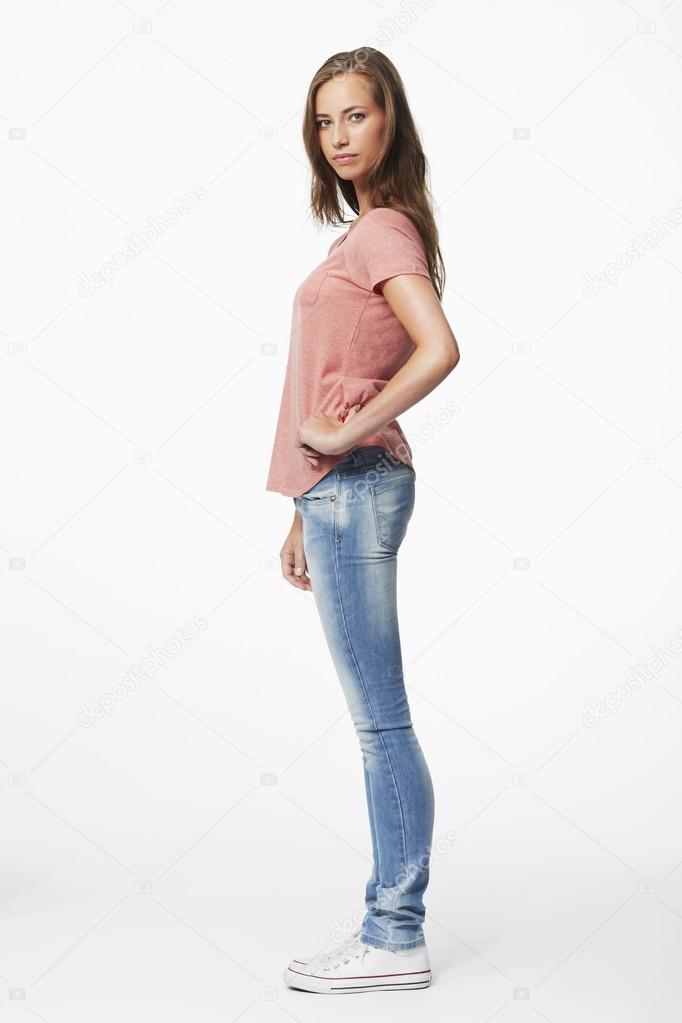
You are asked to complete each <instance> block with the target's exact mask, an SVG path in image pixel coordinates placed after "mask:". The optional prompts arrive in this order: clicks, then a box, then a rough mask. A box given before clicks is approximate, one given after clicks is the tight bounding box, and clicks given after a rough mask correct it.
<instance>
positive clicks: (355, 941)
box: [313, 931, 370, 970]
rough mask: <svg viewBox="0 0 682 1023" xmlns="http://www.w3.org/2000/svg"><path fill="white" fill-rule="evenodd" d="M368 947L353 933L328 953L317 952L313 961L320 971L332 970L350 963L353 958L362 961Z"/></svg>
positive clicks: (323, 951)
mask: <svg viewBox="0 0 682 1023" xmlns="http://www.w3.org/2000/svg"><path fill="white" fill-rule="evenodd" d="M369 947H370V946H369V945H367V944H366V943H365V942H364V941H361V940H360V932H359V931H355V932H354V933H353V934H351V935H350V936H349V937H348V938H346V939H345V940H344V941H342V942H340V944H338V945H336V946H335V947H334V948H332V949H330V950H329V951H327V950H324V949H323V950H322V951H321V952H318V954H317V955H316V956H314V957H313V961H314V963H315V965H316V966H317V967H319V968H320V969H323V970H329V969H334V968H335V967H337V966H341V964H342V963H348V962H350V960H351V959H353V958H356V959H360V960H361V961H362V959H364V957H365V954H366V952H367V950H368V948H369Z"/></svg>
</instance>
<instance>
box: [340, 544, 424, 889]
mask: <svg viewBox="0 0 682 1023" xmlns="http://www.w3.org/2000/svg"><path fill="white" fill-rule="evenodd" d="M338 557H339V550H338V544H334V579H335V582H336V592H337V595H338V600H339V608H340V610H341V621H342V622H343V632H344V635H345V637H346V642H347V643H348V649H349V650H350V654H351V657H352V658H353V664H354V665H355V670H356V672H357V676H358V678H359V679H360V684H361V686H362V689H363V692H364V694H365V699H366V700H367V706H368V707H369V710H370V714H371V715H372V720H373V722H374V724H375V725H376V726H377V732H378V733H379V736H380V738H381V745H382V746H383V748H384V753H385V755H386V761H387V763H388V767H389V770H390V772H391V780H392V782H393V790H394V792H395V794H396V798H397V800H398V807H399V809H400V830H401V832H402V843H403V869H404V870H407V836H406V833H405V814H404V811H403V803H402V800H401V798H400V790H399V788H398V784H397V782H396V777H395V771H394V770H393V764H392V763H391V757H390V754H389V752H388V747H387V746H386V742H385V740H384V736H383V731H382V729H381V728H379V726H378V724H377V720H376V717H375V716H374V708H373V707H372V703H371V701H370V699H369V694H368V693H367V686H366V685H365V680H364V678H363V677H362V672H361V671H360V666H359V665H358V662H357V659H356V657H355V651H354V650H353V644H352V643H351V639H350V635H349V633H348V625H347V623H346V612H345V608H344V606H343V597H342V595H341V585H340V582H339V563H338Z"/></svg>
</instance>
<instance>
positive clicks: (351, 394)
mask: <svg viewBox="0 0 682 1023" xmlns="http://www.w3.org/2000/svg"><path fill="white" fill-rule="evenodd" d="M303 134H304V140H305V145H306V150H307V153H308V156H309V158H310V161H311V164H312V169H313V183H312V204H311V207H312V210H313V213H314V215H315V217H316V219H317V220H318V221H321V222H326V223H331V224H338V223H346V221H344V219H343V212H342V207H343V200H345V201H346V203H347V204H348V205H349V206H350V207H351V209H352V210H353V211H354V212H355V213H356V214H357V216H356V217H355V219H354V220H353V222H352V224H351V226H350V227H349V229H348V230H347V231H346V233H345V234H344V235H342V236H341V237H340V238H337V239H336V241H335V242H334V243H333V244H332V245H331V247H330V249H329V252H328V255H327V258H326V259H325V260H324V261H323V262H322V263H321V264H320V266H319V267H317V269H315V270H314V271H313V272H312V273H311V274H310V276H309V277H307V278H306V280H305V281H303V283H302V284H301V286H300V288H299V289H298V291H297V292H296V296H295V300H294V314H293V325H292V334H291V344H290V348H289V357H288V364H287V374H286V378H285V383H284V390H283V394H282V401H281V406H280V411H279V418H278V422H277V429H276V434H275V442H274V446H273V451H272V459H271V464H270V470H269V475H268V480H267V483H266V489H267V490H275V491H277V492H279V493H282V494H285V495H286V496H289V497H293V500H294V505H295V513H294V521H293V524H292V527H291V530H290V532H289V535H288V536H287V538H286V540H285V542H284V545H283V547H282V550H281V553H280V556H281V562H282V572H283V574H284V578H285V579H286V580H287V581H288V582H290V583H291V584H292V586H295V587H297V588H298V589H301V590H311V591H312V592H313V594H314V598H315V603H316V606H317V608H318V612H319V615H320V618H321V622H322V627H323V630H324V634H325V637H326V640H327V643H328V646H329V650H330V653H331V656H332V659H333V662H334V666H335V668H336V671H337V674H338V676H339V679H340V682H341V685H342V687H343V692H344V695H345V698H346V702H347V705H348V708H349V711H350V714H351V717H352V720H353V724H354V726H355V729H356V732H357V735H358V739H359V744H360V748H361V752H362V759H363V764H364V778H365V796H366V799H367V806H368V812H369V823H370V831H371V838H372V850H373V867H372V873H371V876H370V878H369V880H368V882H367V886H366V890H365V906H366V913H365V916H364V919H363V921H362V925H361V926H360V927H359V928H358V929H357V930H356V931H355V932H353V934H351V935H350V937H349V938H347V939H346V940H345V941H343V942H341V943H340V944H339V945H336V946H334V947H332V948H331V949H329V948H325V949H323V950H321V951H320V952H318V953H317V954H316V955H315V956H313V957H312V958H310V959H292V960H291V962H290V963H289V967H288V968H287V970H286V971H285V973H284V979H285V981H286V983H287V984H288V985H289V986H291V987H296V988H301V989H303V990H308V991H317V992H323V993H329V994H336V993H343V992H348V991H358V990H362V991H368V990H383V991H385V990H407V989H414V988H418V987H427V986H428V985H429V983H430V981H431V969H430V964H429V958H428V952H427V950H426V942H425V938H424V932H423V928H422V924H423V921H424V916H425V910H424V903H423V895H424V891H425V889H426V885H427V883H428V878H429V854H430V849H431V841H432V835H433V815H434V797H433V786H432V781H431V776H430V774H429V769H428V767H427V764H426V761H425V759H424V755H423V752H422V750H421V747H420V745H419V743H418V741H417V737H416V735H415V732H414V729H413V726H412V721H411V718H410V709H409V705H408V701H407V695H406V692H405V683H404V679H403V668H402V657H401V647H400V635H399V629H398V618H397V610H396V580H397V575H396V571H397V554H398V549H399V547H400V544H401V543H402V540H403V539H404V536H405V532H406V529H407V524H408V522H409V519H410V516H411V515H412V511H413V507H414V495H415V470H414V467H413V465H412V458H411V450H410V447H409V444H408V443H407V440H406V438H405V436H404V434H403V432H402V430H401V428H400V426H399V424H398V422H397V420H396V418H395V417H396V416H397V415H399V414H400V413H401V412H404V411H405V410H406V409H408V408H410V407H411V406H413V405H414V404H415V403H416V402H418V401H419V400H420V399H421V398H423V397H424V396H425V395H427V394H429V392H430V391H432V390H433V389H434V388H435V387H436V386H437V385H438V384H439V383H441V381H442V380H443V379H444V378H445V377H446V376H447V375H448V374H449V373H450V372H451V371H452V369H454V367H455V365H456V364H457V362H458V360H459V350H458V346H457V342H456V340H455V337H454V335H453V333H452V331H451V329H450V327H449V325H448V322H447V320H446V318H445V316H444V314H443V310H442V307H441V298H442V290H443V282H444V272H443V270H442V259H441V256H440V249H439V247H438V232H437V229H436V225H435V221H434V217H433V213H432V209H431V203H430V200H429V191H428V188H427V185H426V181H425V178H426V160H425V157H424V154H423V152H422V149H421V145H420V142H419V139H418V135H417V131H416V128H415V125H414V122H413V120H412V115H411V113H410V110H409V107H408V104H407V100H406V97H405V92H404V87H403V84H402V81H401V79H400V76H399V75H398V72H397V71H396V69H395V67H394V66H393V64H392V63H391V61H390V60H388V58H387V57H386V56H384V55H383V54H382V53H380V52H379V51H377V50H374V49H371V48H364V49H359V50H352V51H350V52H348V53H339V54H335V55H334V56H333V57H330V58H329V60H327V61H326V62H325V63H324V64H323V65H322V67H321V68H320V70H319V71H318V72H317V74H316V75H315V77H314V79H313V81H312V83H311V85H310V89H309V92H308V98H307V104H306V110H305V115H304V126H303Z"/></svg>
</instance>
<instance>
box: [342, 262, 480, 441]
mask: <svg viewBox="0 0 682 1023" xmlns="http://www.w3.org/2000/svg"><path fill="white" fill-rule="evenodd" d="M383 294H384V297H385V299H386V301H387V302H388V304H389V305H390V307H391V309H392V310H393V312H394V313H395V315H396V316H397V317H398V319H399V320H400V322H401V323H402V325H403V326H404V328H405V330H406V331H407V333H408V334H409V335H410V338H411V339H412V342H413V343H414V345H415V349H416V350H415V351H414V352H413V354H412V355H411V356H410V358H409V359H408V361H407V362H406V363H405V365H404V366H402V367H401V368H400V369H399V370H398V372H397V373H396V374H395V376H393V377H392V378H391V379H390V380H389V381H388V383H387V384H386V385H385V387H383V389H382V390H381V392H380V393H379V394H377V396H376V397H375V398H372V400H371V401H368V402H367V404H366V405H364V406H363V408H362V409H361V410H360V411H359V413H358V414H357V415H355V416H354V417H353V418H352V419H349V420H348V421H347V422H345V423H343V425H342V426H341V427H340V428H339V429H338V430H337V431H336V436H335V446H336V447H337V450H336V451H335V452H333V453H334V454H342V453H343V452H344V451H348V450H349V449H350V448H352V447H354V446H355V445H356V444H361V443H362V441H364V440H366V439H367V438H368V437H371V436H372V435H373V434H375V433H377V432H378V431H379V430H382V429H383V427H384V426H386V424H387V423H390V422H391V421H392V420H393V419H396V418H397V417H398V416H399V415H400V414H401V413H402V412H405V410H406V409H408V408H411V407H412V406H413V405H416V404H417V402H418V401H421V399H422V398H424V397H425V396H426V395H427V394H429V393H430V392H431V391H432V390H433V389H434V388H435V387H437V386H438V384H440V383H441V382H442V381H443V380H444V379H445V377H446V376H448V374H450V373H451V372H452V370H453V369H454V368H455V366H456V365H457V363H458V362H459V355H460V353H459V346H458V345H457V341H456V339H455V335H454V334H453V332H452V330H451V329H450V324H449V323H448V321H447V319H446V317H445V314H444V312H443V307H442V305H441V303H440V302H439V300H438V296H437V294H436V292H435V291H434V288H433V284H432V283H431V281H430V280H429V279H428V278H426V277H422V276H421V275H420V274H400V275H399V276H398V277H391V278H389V279H388V280H387V281H386V282H385V283H384V286H383ZM337 438H338V445H336V439H337Z"/></svg>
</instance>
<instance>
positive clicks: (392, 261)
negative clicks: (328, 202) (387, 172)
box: [350, 207, 431, 293]
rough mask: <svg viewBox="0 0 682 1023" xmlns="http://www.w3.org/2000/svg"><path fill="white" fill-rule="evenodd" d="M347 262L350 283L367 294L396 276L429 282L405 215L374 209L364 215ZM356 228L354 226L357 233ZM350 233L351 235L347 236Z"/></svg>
mask: <svg viewBox="0 0 682 1023" xmlns="http://www.w3.org/2000/svg"><path fill="white" fill-rule="evenodd" d="M365 216H366V218H367V220H366V223H365V224H363V225H362V228H363V229H362V231H359V233H358V237H357V245H356V246H355V248H354V250H353V253H352V258H351V259H350V270H351V273H352V275H353V277H354V280H355V282H356V283H357V284H359V285H360V286H361V287H363V288H365V289H366V290H367V291H378V292H379V293H380V292H381V289H380V288H377V285H379V284H381V283H382V282H383V281H386V280H388V278H389V277H398V276H399V275H400V274H420V275H421V276H422V277H428V278H429V279H430V278H431V275H430V274H429V267H428V263H427V260H426V253H425V251H424V243H423V242H422V239H421V236H420V234H419V231H418V230H417V228H416V227H415V226H414V224H413V223H412V221H411V220H410V218H409V217H408V216H407V214H405V213H402V212H401V211H400V210H393V209H388V208H387V207H378V208H377V209H375V210H371V212H369V213H367V214H366V215H365ZM359 227H360V225H358V229H359ZM351 233H352V232H351Z"/></svg>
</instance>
